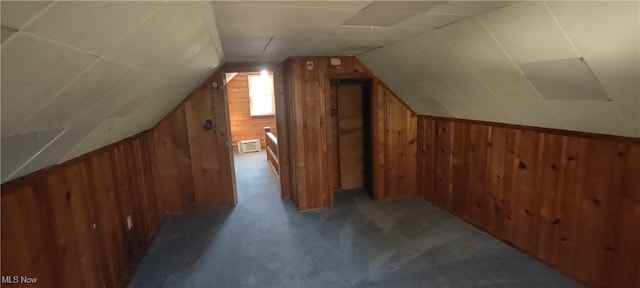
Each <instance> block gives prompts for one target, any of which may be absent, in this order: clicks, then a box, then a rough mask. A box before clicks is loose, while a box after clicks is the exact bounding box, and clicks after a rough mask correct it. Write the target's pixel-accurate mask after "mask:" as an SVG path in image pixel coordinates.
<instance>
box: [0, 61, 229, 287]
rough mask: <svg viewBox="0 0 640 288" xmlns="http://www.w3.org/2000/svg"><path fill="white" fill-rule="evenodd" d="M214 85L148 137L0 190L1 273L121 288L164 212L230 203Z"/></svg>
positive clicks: (220, 107)
mask: <svg viewBox="0 0 640 288" xmlns="http://www.w3.org/2000/svg"><path fill="white" fill-rule="evenodd" d="M221 80H222V76H221V74H220V73H214V74H213V75H212V76H211V77H210V78H209V79H208V80H206V81H205V82H204V83H203V84H202V85H200V86H199V87H198V88H197V89H195V90H194V91H193V92H192V93H191V94H190V95H189V97H187V99H186V100H185V101H184V102H183V103H181V104H180V105H178V107H176V108H175V110H174V111H172V112H171V113H170V114H169V115H168V116H166V117H165V118H164V119H163V120H162V121H160V122H159V123H158V124H157V125H156V127H154V128H152V129H151V130H149V131H147V132H144V133H141V134H138V135H136V136H133V137H131V138H128V139H125V140H122V141H120V142H118V143H114V144H112V145H109V146H107V147H104V148H101V149H99V150H97V151H94V152H91V153H88V154H86V155H83V156H81V157H78V158H76V159H73V160H71V161H68V162H65V163H63V164H60V165H57V166H53V167H50V168H47V169H44V170H40V171H38V172H35V173H32V174H29V175H27V176H24V177H22V178H19V179H16V180H13V181H10V182H8V183H4V184H2V204H1V205H2V212H1V213H2V236H1V237H2V242H1V245H2V263H1V264H2V275H5V276H12V275H17V276H21V275H22V276H27V277H37V278H38V283H37V284H38V285H37V286H38V287H124V286H125V285H126V281H127V280H128V279H129V277H130V275H131V273H132V272H133V269H134V267H135V265H136V264H137V262H138V260H139V259H140V258H141V257H142V255H143V253H144V251H145V249H146V247H147V246H148V244H149V242H150V240H151V238H152V237H153V235H154V234H155V232H156V230H157V229H158V226H159V223H160V222H161V221H162V219H163V217H164V216H166V215H168V214H175V213H182V212H186V211H190V210H193V209H214V208H218V207H223V206H231V205H234V204H235V203H236V199H235V183H233V174H232V173H233V162H232V161H231V149H230V148H229V146H227V145H226V142H227V139H228V134H227V131H229V123H228V121H227V120H226V119H228V118H227V117H228V115H227V114H226V109H225V107H226V104H225V101H226V100H225V93H223V90H222V86H220V88H218V89H213V88H211V82H212V81H219V82H218V83H222V82H221ZM207 119H210V120H212V124H213V129H211V130H206V129H204V123H205V121H206V120H207ZM129 215H131V217H132V222H133V228H132V229H131V230H129V229H128V228H127V226H128V224H127V217H128V216H129ZM16 287H20V285H16Z"/></svg>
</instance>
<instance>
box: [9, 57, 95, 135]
mask: <svg viewBox="0 0 640 288" xmlns="http://www.w3.org/2000/svg"><path fill="white" fill-rule="evenodd" d="M91 56H94V57H95V55H91ZM98 62H100V57H96V59H94V61H93V62H92V63H91V64H89V65H88V66H87V67H86V68H85V69H84V70H82V71H81V72H80V73H78V75H76V76H75V77H73V78H72V79H71V80H70V81H69V83H67V84H66V85H64V86H62V88H60V90H59V91H58V92H56V93H55V95H53V97H49V100H48V101H46V102H44V103H42V104H41V105H40V107H38V108H36V111H37V112H36V113H33V114H31V116H29V117H25V120H24V121H22V122H21V123H20V124H19V125H16V127H15V128H14V129H13V130H11V132H9V134H10V135H13V134H16V133H18V131H20V130H21V128H24V126H25V125H27V124H28V123H29V121H31V119H33V118H34V117H35V116H36V115H38V114H39V113H40V112H42V111H43V110H44V109H46V108H47V106H48V105H49V104H51V102H52V101H53V100H55V99H56V98H58V96H60V94H62V93H64V91H66V90H67V89H68V88H69V87H71V85H73V83H75V82H76V81H77V80H78V79H80V78H81V77H82V76H83V75H85V74H86V73H87V72H88V71H89V70H91V68H93V67H94V66H96V64H98Z"/></svg>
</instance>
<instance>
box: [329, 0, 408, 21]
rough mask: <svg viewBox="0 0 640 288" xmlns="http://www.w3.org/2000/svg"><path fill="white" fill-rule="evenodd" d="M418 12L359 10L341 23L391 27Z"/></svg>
mask: <svg viewBox="0 0 640 288" xmlns="http://www.w3.org/2000/svg"><path fill="white" fill-rule="evenodd" d="M374 3H375V2H374ZM416 14H417V12H364V11H363V12H359V13H357V14H355V15H353V16H351V17H349V19H347V20H345V21H344V22H342V23H341V24H342V25H344V26H365V27H391V26H393V25H395V24H397V23H400V22H402V21H404V20H405V19H408V18H411V17H413V16H414V15H416Z"/></svg>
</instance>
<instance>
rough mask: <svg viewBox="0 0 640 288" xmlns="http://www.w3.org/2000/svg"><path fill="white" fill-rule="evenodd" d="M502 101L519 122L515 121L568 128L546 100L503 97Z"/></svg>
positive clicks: (532, 124)
mask: <svg viewBox="0 0 640 288" xmlns="http://www.w3.org/2000/svg"><path fill="white" fill-rule="evenodd" d="M501 102H502V106H504V107H505V108H506V109H507V111H509V112H510V113H511V114H512V115H513V116H514V117H515V118H516V121H517V122H514V123H517V124H521V125H528V126H537V127H545V128H556V129H558V128H559V129H566V127H565V126H564V124H562V122H560V120H559V119H558V117H557V116H556V115H555V114H554V113H553V111H551V109H550V108H549V105H548V104H546V103H545V102H544V100H539V99H529V100H522V99H519V100H513V99H503V100H501Z"/></svg>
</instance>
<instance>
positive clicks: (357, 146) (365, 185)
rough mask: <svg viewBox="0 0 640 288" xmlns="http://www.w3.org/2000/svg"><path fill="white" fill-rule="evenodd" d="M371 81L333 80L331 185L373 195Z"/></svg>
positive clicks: (331, 87)
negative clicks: (359, 190)
mask: <svg viewBox="0 0 640 288" xmlns="http://www.w3.org/2000/svg"><path fill="white" fill-rule="evenodd" d="M372 96H373V95H372V80H371V79H331V80H330V104H331V108H330V109H331V112H330V114H331V149H330V151H331V163H332V167H331V170H332V173H331V184H332V187H333V191H334V192H335V193H340V191H345V190H357V189H361V190H364V191H366V193H367V194H369V197H371V198H373V143H372V142H373V137H372Z"/></svg>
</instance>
